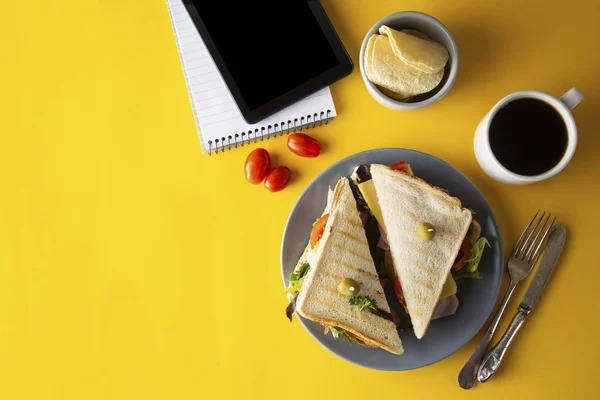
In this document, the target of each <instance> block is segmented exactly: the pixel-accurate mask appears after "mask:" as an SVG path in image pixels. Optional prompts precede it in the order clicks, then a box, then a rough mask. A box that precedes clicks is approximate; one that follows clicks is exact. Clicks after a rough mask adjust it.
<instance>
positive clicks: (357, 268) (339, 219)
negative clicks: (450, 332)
mask: <svg viewBox="0 0 600 400" xmlns="http://www.w3.org/2000/svg"><path fill="white" fill-rule="evenodd" d="M318 246H319V247H318V249H317V254H316V260H317V261H316V263H315V265H311V266H310V270H309V272H308V274H307V276H306V279H305V281H304V283H303V285H302V289H301V290H300V293H299V294H298V299H297V302H296V310H297V311H298V312H299V313H300V315H302V316H303V317H304V318H307V319H310V320H312V321H316V322H318V323H320V324H322V325H324V326H325V327H326V328H328V327H332V326H335V327H339V328H342V329H344V330H345V331H346V332H347V335H348V337H349V338H351V339H353V340H355V341H357V342H358V343H359V344H361V345H364V346H367V347H381V348H383V349H385V350H387V351H389V352H391V353H395V354H402V353H403V352H404V350H403V348H402V342H401V341H400V338H399V336H398V332H397V330H396V325H395V324H394V323H393V322H392V321H391V314H390V307H389V305H388V303H387V300H386V298H385V295H384V292H383V288H382V287H381V283H380V281H379V276H378V275H377V270H376V269H375V264H374V263H373V259H372V258H371V253H370V251H369V244H368V242H367V238H366V234H365V230H364V228H363V224H362V221H361V219H360V215H359V213H358V210H357V208H356V201H355V199H354V196H353V194H352V190H351V188H350V183H349V182H348V180H347V179H346V178H342V179H340V180H339V181H338V183H337V185H336V187H335V189H334V192H333V196H332V202H331V211H330V213H329V219H328V221H327V225H326V226H325V231H324V233H323V237H322V238H321V241H320V242H319V244H318ZM343 278H350V279H353V280H355V281H357V282H359V283H360V284H361V289H360V292H359V293H358V294H359V295H360V296H368V297H369V298H371V299H373V300H375V301H376V302H377V307H378V309H379V312H378V313H375V312H372V311H371V310H368V309H365V310H363V311H359V309H358V308H357V307H356V306H354V305H351V304H350V302H349V298H348V297H346V296H344V295H342V294H340V293H339V292H338V291H337V287H338V285H339V283H340V281H341V280H342V279H343ZM386 316H387V318H386Z"/></svg>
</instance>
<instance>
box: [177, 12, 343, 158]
mask: <svg viewBox="0 0 600 400" xmlns="http://www.w3.org/2000/svg"><path fill="white" fill-rule="evenodd" d="M167 5H168V7H169V13H170V14H171V21H172V23H173V30H174V32H175V38H176V41H177V47H178V50H179V57H180V58H181V64H182V66H183V72H184V75H185V81H186V85H187V89H188V92H189V96H190V100H191V103H192V109H193V111H194V118H195V120H196V127H197V129H198V135H199V137H200V143H201V145H202V151H203V152H204V153H212V152H215V151H221V150H223V149H225V148H231V147H236V146H237V145H238V144H241V143H242V141H244V142H246V143H247V142H250V141H255V140H256V139H257V138H258V139H259V140H260V139H261V137H267V136H273V135H275V134H278V133H282V134H283V133H287V132H292V131H294V130H298V129H303V128H305V127H307V126H314V125H315V124H318V123H323V122H325V121H328V120H329V119H330V118H332V117H334V116H335V115H336V112H335V106H334V104H333V99H332V97H331V92H330V91H329V88H328V87H326V88H324V89H321V90H320V91H318V92H316V93H314V94H312V95H310V96H308V97H306V98H305V99H303V100H300V101H298V102H297V103H295V104H292V105H291V106H289V107H287V108H285V109H284V110H282V111H279V112H278V113H276V114H273V115H272V116H270V117H267V118H265V119H263V120H262V121H260V122H258V123H256V124H248V123H247V122H246V121H245V120H244V118H243V117H242V114H241V113H240V111H239V109H238V107H237V105H236V103H235V101H234V99H233V97H232V96H231V93H230V92H229V89H228V88H227V85H226V84H225V81H224V80H223V78H222V77H221V74H220V73H219V70H218V69H217V66H216V65H215V63H214V61H213V59H212V58H211V56H210V53H209V52H208V50H207V49H206V46H205V45H204V42H203V41H202V38H201V37H200V34H199V33H198V31H197V30H196V27H195V26H194V23H193V22H192V19H191V17H190V16H189V14H188V13H187V10H186V9H185V6H184V5H183V2H182V1H181V0H167ZM290 51H291V52H292V53H293V52H294V51H296V49H290ZM255 62H268V60H255Z"/></svg>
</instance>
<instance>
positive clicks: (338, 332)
mask: <svg viewBox="0 0 600 400" xmlns="http://www.w3.org/2000/svg"><path fill="white" fill-rule="evenodd" d="M329 330H330V331H331V335H332V336H333V338H334V339H338V338H339V337H340V336H343V337H345V338H346V340H347V341H348V344H349V345H350V346H352V340H350V338H349V337H348V335H347V334H346V330H345V329H342V328H340V327H337V326H332V327H330V328H329Z"/></svg>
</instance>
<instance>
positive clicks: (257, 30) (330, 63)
mask: <svg viewBox="0 0 600 400" xmlns="http://www.w3.org/2000/svg"><path fill="white" fill-rule="evenodd" d="M193 4H194V6H195V7H196V10H197V11H198V14H200V17H201V18H202V22H203V23H204V25H205V27H206V30H207V31H208V34H209V35H210V37H211V39H212V40H213V42H214V44H215V47H216V48H217V50H218V52H219V53H220V55H221V57H222V58H223V61H224V63H225V65H226V66H227V68H228V69H229V72H230V74H231V76H232V79H233V81H234V82H235V84H236V85H237V86H238V88H239V91H240V92H241V96H242V97H243V99H244V101H245V102H246V104H247V105H248V108H250V109H256V108H258V107H260V106H262V105H264V104H266V103H268V102H269V101H271V100H273V99H274V98H276V97H278V96H280V95H283V94H285V93H287V92H288V91H290V90H292V89H294V88H296V87H298V86H300V85H302V84H303V83H305V82H307V81H309V80H310V79H312V78H314V77H316V76H319V75H321V74H322V73H324V72H326V71H328V70H330V69H332V68H334V67H336V66H337V65H338V64H339V62H338V59H337V57H336V55H335V53H334V51H333V49H332V48H331V46H330V44H329V42H328V40H327V38H326V36H325V34H324V33H323V31H322V29H321V27H320V25H319V23H318V21H317V19H316V18H315V15H314V14H313V11H312V10H311V6H310V5H309V2H308V1H307V0H272V1H249V0H244V1H239V2H237V1H236V2H230V1H224V0H220V1H214V0H194V1H193Z"/></svg>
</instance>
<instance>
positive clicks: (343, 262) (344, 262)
mask: <svg viewBox="0 0 600 400" xmlns="http://www.w3.org/2000/svg"><path fill="white" fill-rule="evenodd" d="M340 264H342V265H343V266H344V267H346V268H348V269H351V270H353V271H356V272H358V273H361V274H363V275H366V276H368V277H370V278H373V279H379V276H378V275H376V274H374V273H372V272H370V271H367V270H364V269H360V268H357V267H355V266H354V265H352V264H349V263H347V262H346V261H340Z"/></svg>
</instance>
